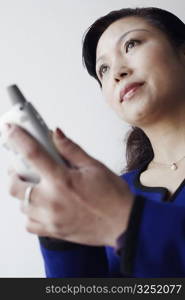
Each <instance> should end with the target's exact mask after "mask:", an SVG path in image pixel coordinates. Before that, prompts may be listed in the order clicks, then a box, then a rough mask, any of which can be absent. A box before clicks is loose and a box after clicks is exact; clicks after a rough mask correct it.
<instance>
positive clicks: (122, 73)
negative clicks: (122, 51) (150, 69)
mask: <svg viewBox="0 0 185 300" xmlns="http://www.w3.org/2000/svg"><path fill="white" fill-rule="evenodd" d="M131 73H132V71H131V70H130V69H129V68H126V67H122V68H119V69H118V70H115V72H114V80H115V81H116V82H119V81H120V80H122V79H123V78H124V77H126V76H128V75H129V74H131Z"/></svg>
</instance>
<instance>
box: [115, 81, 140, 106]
mask: <svg viewBox="0 0 185 300" xmlns="http://www.w3.org/2000/svg"><path fill="white" fill-rule="evenodd" d="M143 85H144V83H139V84H135V86H133V87H132V88H130V89H129V90H128V92H126V93H124V95H123V97H122V98H121V102H123V101H126V100H129V99H131V98H132V97H133V96H134V95H135V94H136V92H137V90H138V89H139V88H141V87H142V86H143Z"/></svg>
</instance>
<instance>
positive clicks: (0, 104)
mask: <svg viewBox="0 0 185 300" xmlns="http://www.w3.org/2000/svg"><path fill="white" fill-rule="evenodd" d="M183 2H184V1H183V0H178V1H177V0H176V1H175V5H174V1H172V0H171V1H170V0H163V1H161V0H159V1H157V0H156V1H155V0H153V1H147V0H146V1H140V0H138V1H133V0H132V1H129V0H127V1H126V0H125V1H123V0H109V1H108V0H93V1H90V0H73V1H72V0H68V1H65V0H4V1H3V0H0V115H2V114H3V113H4V112H6V111H7V110H8V109H9V108H10V103H9V101H8V98H7V95H6V86H7V85H9V84H12V83H17V84H18V85H19V87H20V88H21V89H22V91H23V92H24V94H25V96H26V97H27V99H28V100H29V101H31V102H32V103H33V104H34V105H35V106H36V108H37V109H38V110H39V111H40V113H41V114H42V116H43V117H44V119H45V120H46V121H47V123H48V125H49V126H50V128H52V129H54V128H55V127H56V126H60V127H61V128H62V129H63V130H64V132H65V133H66V134H67V135H68V136H69V137H70V138H72V139H73V140H74V141H76V142H77V143H79V144H80V145H81V146H82V147H83V148H84V149H85V150H86V151H87V152H88V153H89V154H91V155H92V156H94V157H95V158H97V159H99V160H101V161H102V162H104V163H105V164H106V165H107V166H108V167H109V168H111V169H112V170H113V171H115V172H116V173H117V174H119V172H120V170H121V169H122V168H123V166H124V162H125V159H124V144H123V139H124V135H125V133H126V132H127V130H128V126H127V125H126V124H125V123H124V122H123V121H121V120H120V119H118V117H117V116H116V115H115V113H114V112H112V111H111V110H110V109H109V107H108V106H107V105H106V104H105V101H104V99H103V98H102V96H101V91H100V89H99V86H98V84H97V83H96V81H95V80H94V79H92V78H91V77H90V76H89V75H88V74H87V72H86V70H85V69H84V68H83V66H82V60H81V46H82V36H83V34H84V32H85V31H86V29H87V28H88V27H89V26H90V25H91V24H92V23H93V22H94V21H95V20H96V19H97V18H99V17H101V16H103V15H105V14H107V13H108V12H110V11H111V10H116V9H120V8H123V5H124V7H135V6H157V7H161V8H164V9H167V10H170V11H171V12H173V13H175V14H176V15H177V16H178V17H180V18H181V19H182V20H183V21H185V15H184V12H185V4H184V3H183ZM0 164H1V165H0V238H1V243H0V277H44V276H45V274H44V267H43V261H42V257H41V254H40V251H39V244H38V241H37V238H36V237H35V236H34V235H32V234H29V233H27V232H26V231H25V218H24V216H23V215H22V214H21V213H20V210H19V201H18V200H17V199H15V198H13V197H11V196H10V195H9V193H8V176H7V168H8V166H9V161H8V155H7V153H6V151H5V150H3V149H0Z"/></svg>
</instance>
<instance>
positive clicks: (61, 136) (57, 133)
mask: <svg viewBox="0 0 185 300" xmlns="http://www.w3.org/2000/svg"><path fill="white" fill-rule="evenodd" d="M55 133H56V135H57V136H58V137H59V138H62V139H63V138H65V137H66V136H65V134H64V133H63V132H62V131H61V130H60V128H58V127H57V129H56V130H55Z"/></svg>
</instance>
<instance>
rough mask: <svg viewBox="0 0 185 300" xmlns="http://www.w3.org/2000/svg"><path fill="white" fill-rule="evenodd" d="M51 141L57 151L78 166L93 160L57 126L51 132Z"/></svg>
mask: <svg viewBox="0 0 185 300" xmlns="http://www.w3.org/2000/svg"><path fill="white" fill-rule="evenodd" d="M53 141H54V143H55V145H56V147H57V150H58V152H59V153H60V154H61V155H62V156H64V157H65V158H66V159H67V160H68V161H69V162H70V163H71V164H72V165H75V166H79V167H80V166H84V165H87V164H90V163H92V162H93V161H95V160H94V159H93V158H92V157H91V156H90V155H88V154H87V153H86V152H85V151H84V150H83V149H82V148H81V147H80V146H79V145H77V144H76V143H75V142H73V141H72V140H70V139H69V138H68V137H66V136H65V135H64V133H63V132H62V131H61V130H60V129H59V128H57V129H56V130H55V132H54V134H53Z"/></svg>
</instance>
